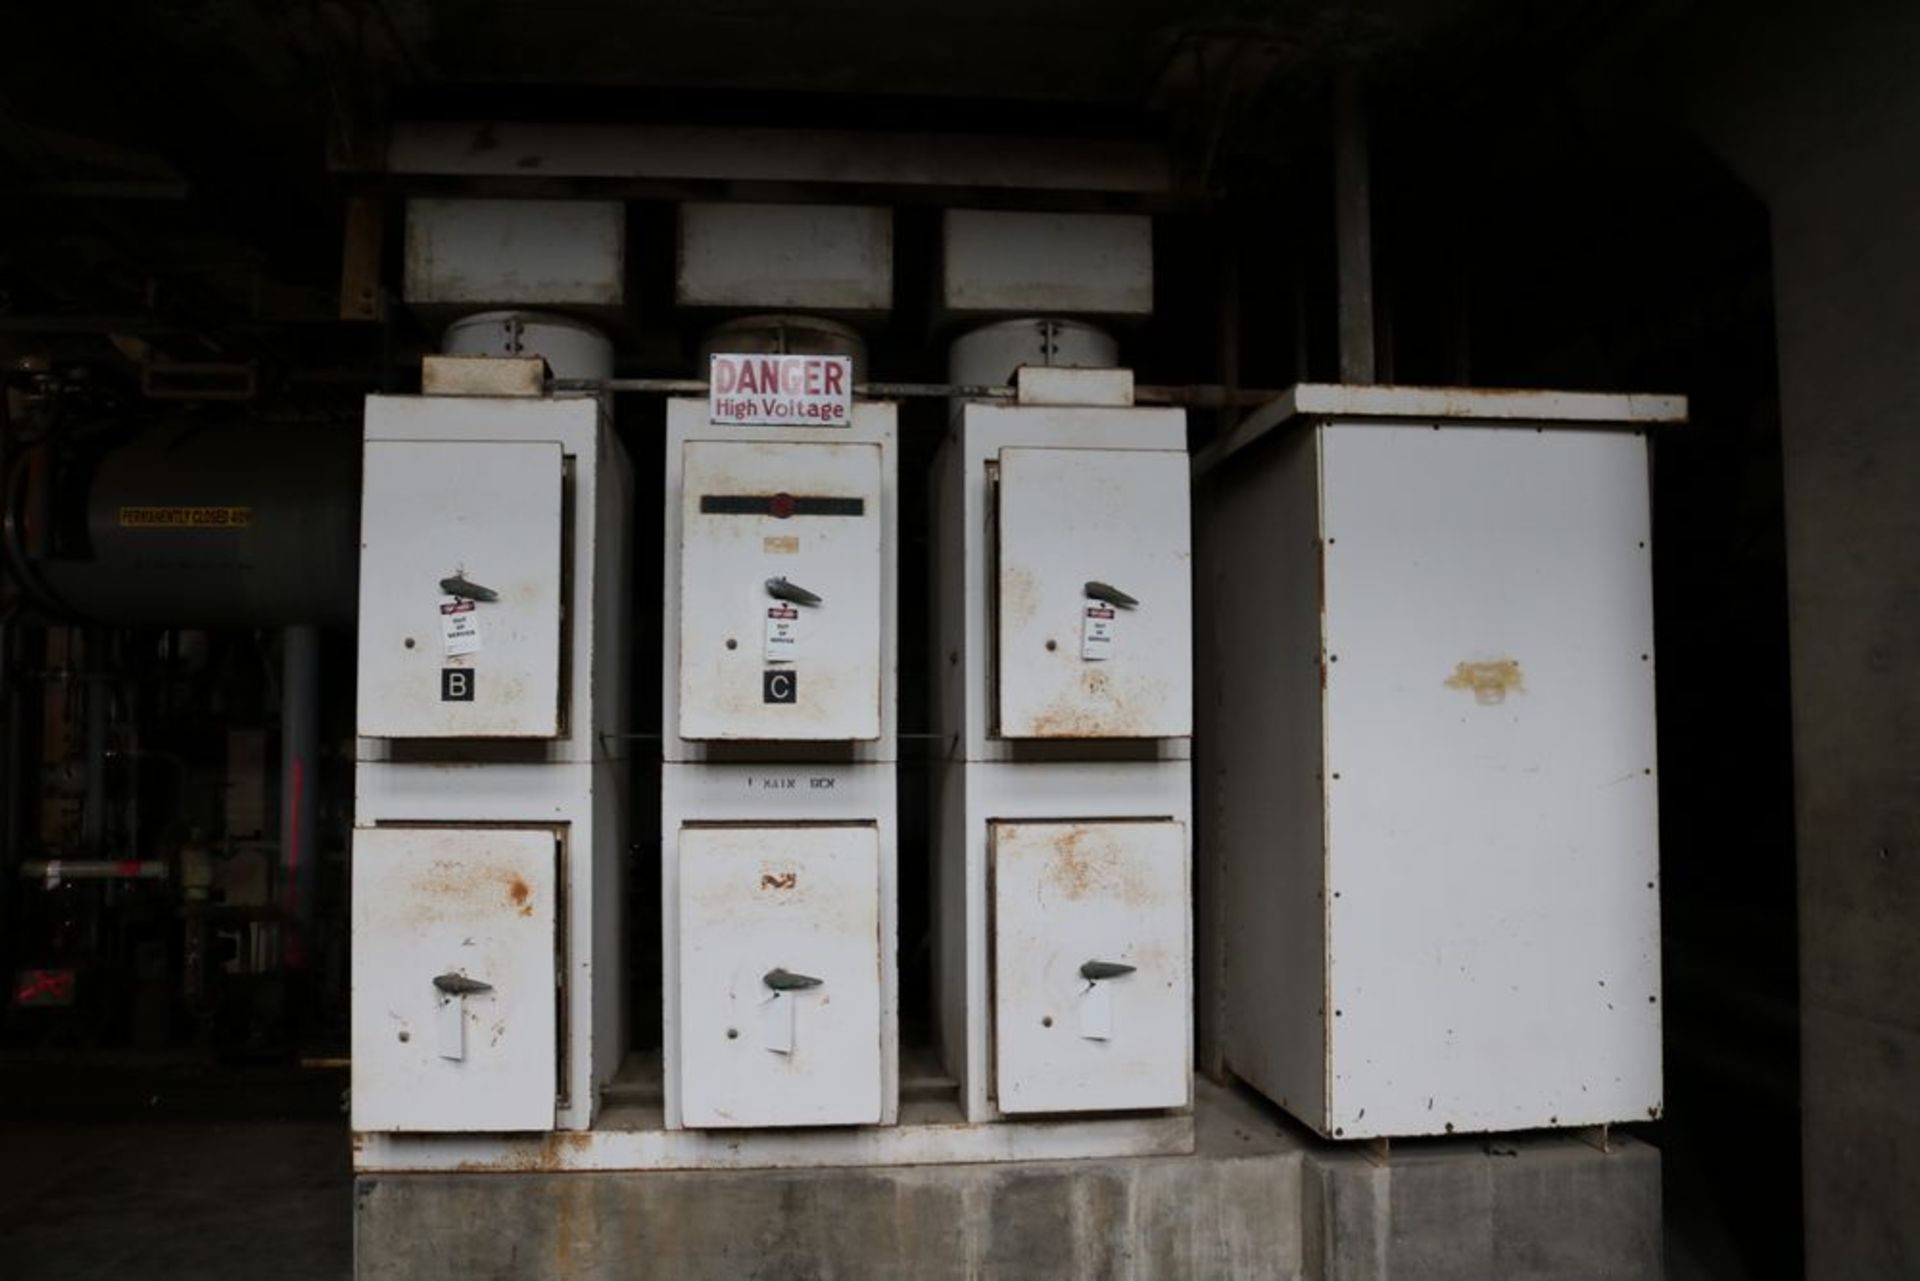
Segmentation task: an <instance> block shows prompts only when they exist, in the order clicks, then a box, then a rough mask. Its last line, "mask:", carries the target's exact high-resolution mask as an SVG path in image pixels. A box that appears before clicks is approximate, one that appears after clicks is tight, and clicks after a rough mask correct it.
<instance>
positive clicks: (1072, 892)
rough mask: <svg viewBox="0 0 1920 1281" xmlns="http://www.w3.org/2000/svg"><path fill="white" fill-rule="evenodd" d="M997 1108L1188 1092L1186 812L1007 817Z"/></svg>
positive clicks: (1098, 1103) (1064, 1108)
mask: <svg viewBox="0 0 1920 1281" xmlns="http://www.w3.org/2000/svg"><path fill="white" fill-rule="evenodd" d="M988 858H989V862H990V865H991V866H990V868H989V875H990V878H991V880H992V882H993V938H994V954H993V1015H994V1025H993V1026H994V1034H995V1059H994V1087H995V1095H996V1098H997V1100H998V1103H999V1106H1000V1110H1001V1111H1002V1112H1005V1113H1020V1112H1111V1111H1119V1110H1123V1109H1129V1108H1175V1107H1181V1106H1183V1105H1184V1104H1185V1103H1186V1102H1187V1073H1188V1066H1189V1063H1190V1061H1191V1060H1190V1056H1189V1050H1188V1047H1187V1044H1186V1034H1187V1029H1188V1026H1189V1024H1188V1018H1187V1011H1188V1005H1189V1002H1190V1001H1191V999H1192V989H1191V987H1190V985H1189V983H1188V974H1189V972H1190V970H1191V962H1190V957H1189V955H1188V948H1187V915H1188V898H1187V846H1186V831H1185V828H1184V827H1183V826H1182V825H1181V824H1179V823H1175V822H1169V821H1158V822H1152V821H1150V822H1115V821H1092V822H996V823H993V824H991V825H990V827H989V837H988Z"/></svg>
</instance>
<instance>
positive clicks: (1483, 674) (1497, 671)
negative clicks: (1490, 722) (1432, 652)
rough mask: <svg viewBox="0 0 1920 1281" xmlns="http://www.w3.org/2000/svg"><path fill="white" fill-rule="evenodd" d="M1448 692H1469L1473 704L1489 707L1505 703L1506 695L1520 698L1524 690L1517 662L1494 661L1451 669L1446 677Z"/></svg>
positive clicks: (1465, 664) (1506, 659) (1468, 663)
mask: <svg viewBox="0 0 1920 1281" xmlns="http://www.w3.org/2000/svg"><path fill="white" fill-rule="evenodd" d="M1446 686H1447V688H1448V689H1470V690H1472V691H1473V701H1474V702H1476V703H1478V704H1480V705H1481V706H1482V707H1493V706H1496V705H1498V704H1500V703H1504V702H1506V701H1507V695H1508V694H1524V693H1526V692H1527V687H1526V684H1525V683H1524V681H1523V680H1522V678H1521V675H1520V660H1518V659H1515V658H1498V659H1494V660H1492V661H1490V662H1467V663H1457V664H1455V665H1454V669H1453V675H1451V676H1449V677H1447V679H1446Z"/></svg>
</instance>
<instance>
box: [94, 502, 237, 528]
mask: <svg viewBox="0 0 1920 1281" xmlns="http://www.w3.org/2000/svg"><path fill="white" fill-rule="evenodd" d="M251 524H253V508H251V507H122V508H121V509H120V528H122V529H245V528H246V527H247V526H248V525H251Z"/></svg>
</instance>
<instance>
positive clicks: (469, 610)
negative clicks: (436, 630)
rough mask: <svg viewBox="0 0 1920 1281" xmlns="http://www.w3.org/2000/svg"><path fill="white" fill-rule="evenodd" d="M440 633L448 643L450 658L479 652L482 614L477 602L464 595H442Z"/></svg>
mask: <svg viewBox="0 0 1920 1281" xmlns="http://www.w3.org/2000/svg"><path fill="white" fill-rule="evenodd" d="M440 635H441V637H442V638H443V639H444V640H445V641H446V643H447V655H448V657H450V658H451V657H457V656H459V655H461V654H472V653H477V652H478V651H479V649H480V614H479V611H478V609H477V608H476V606H475V602H473V601H470V600H468V599H467V598H466V597H464V596H442V597H441V598H440Z"/></svg>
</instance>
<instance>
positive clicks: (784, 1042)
mask: <svg viewBox="0 0 1920 1281" xmlns="http://www.w3.org/2000/svg"><path fill="white" fill-rule="evenodd" d="M798 1004H799V1002H798V1001H796V1000H794V999H793V997H791V996H789V995H788V994H787V993H785V992H775V993H774V994H773V998H772V999H771V1000H767V1001H762V1002H761V1003H760V1041H761V1044H763V1045H765V1046H766V1047H767V1048H768V1049H769V1050H772V1051H773V1052H774V1053H775V1054H792V1053H793V1012H794V1007H795V1006H796V1005H798Z"/></svg>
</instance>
